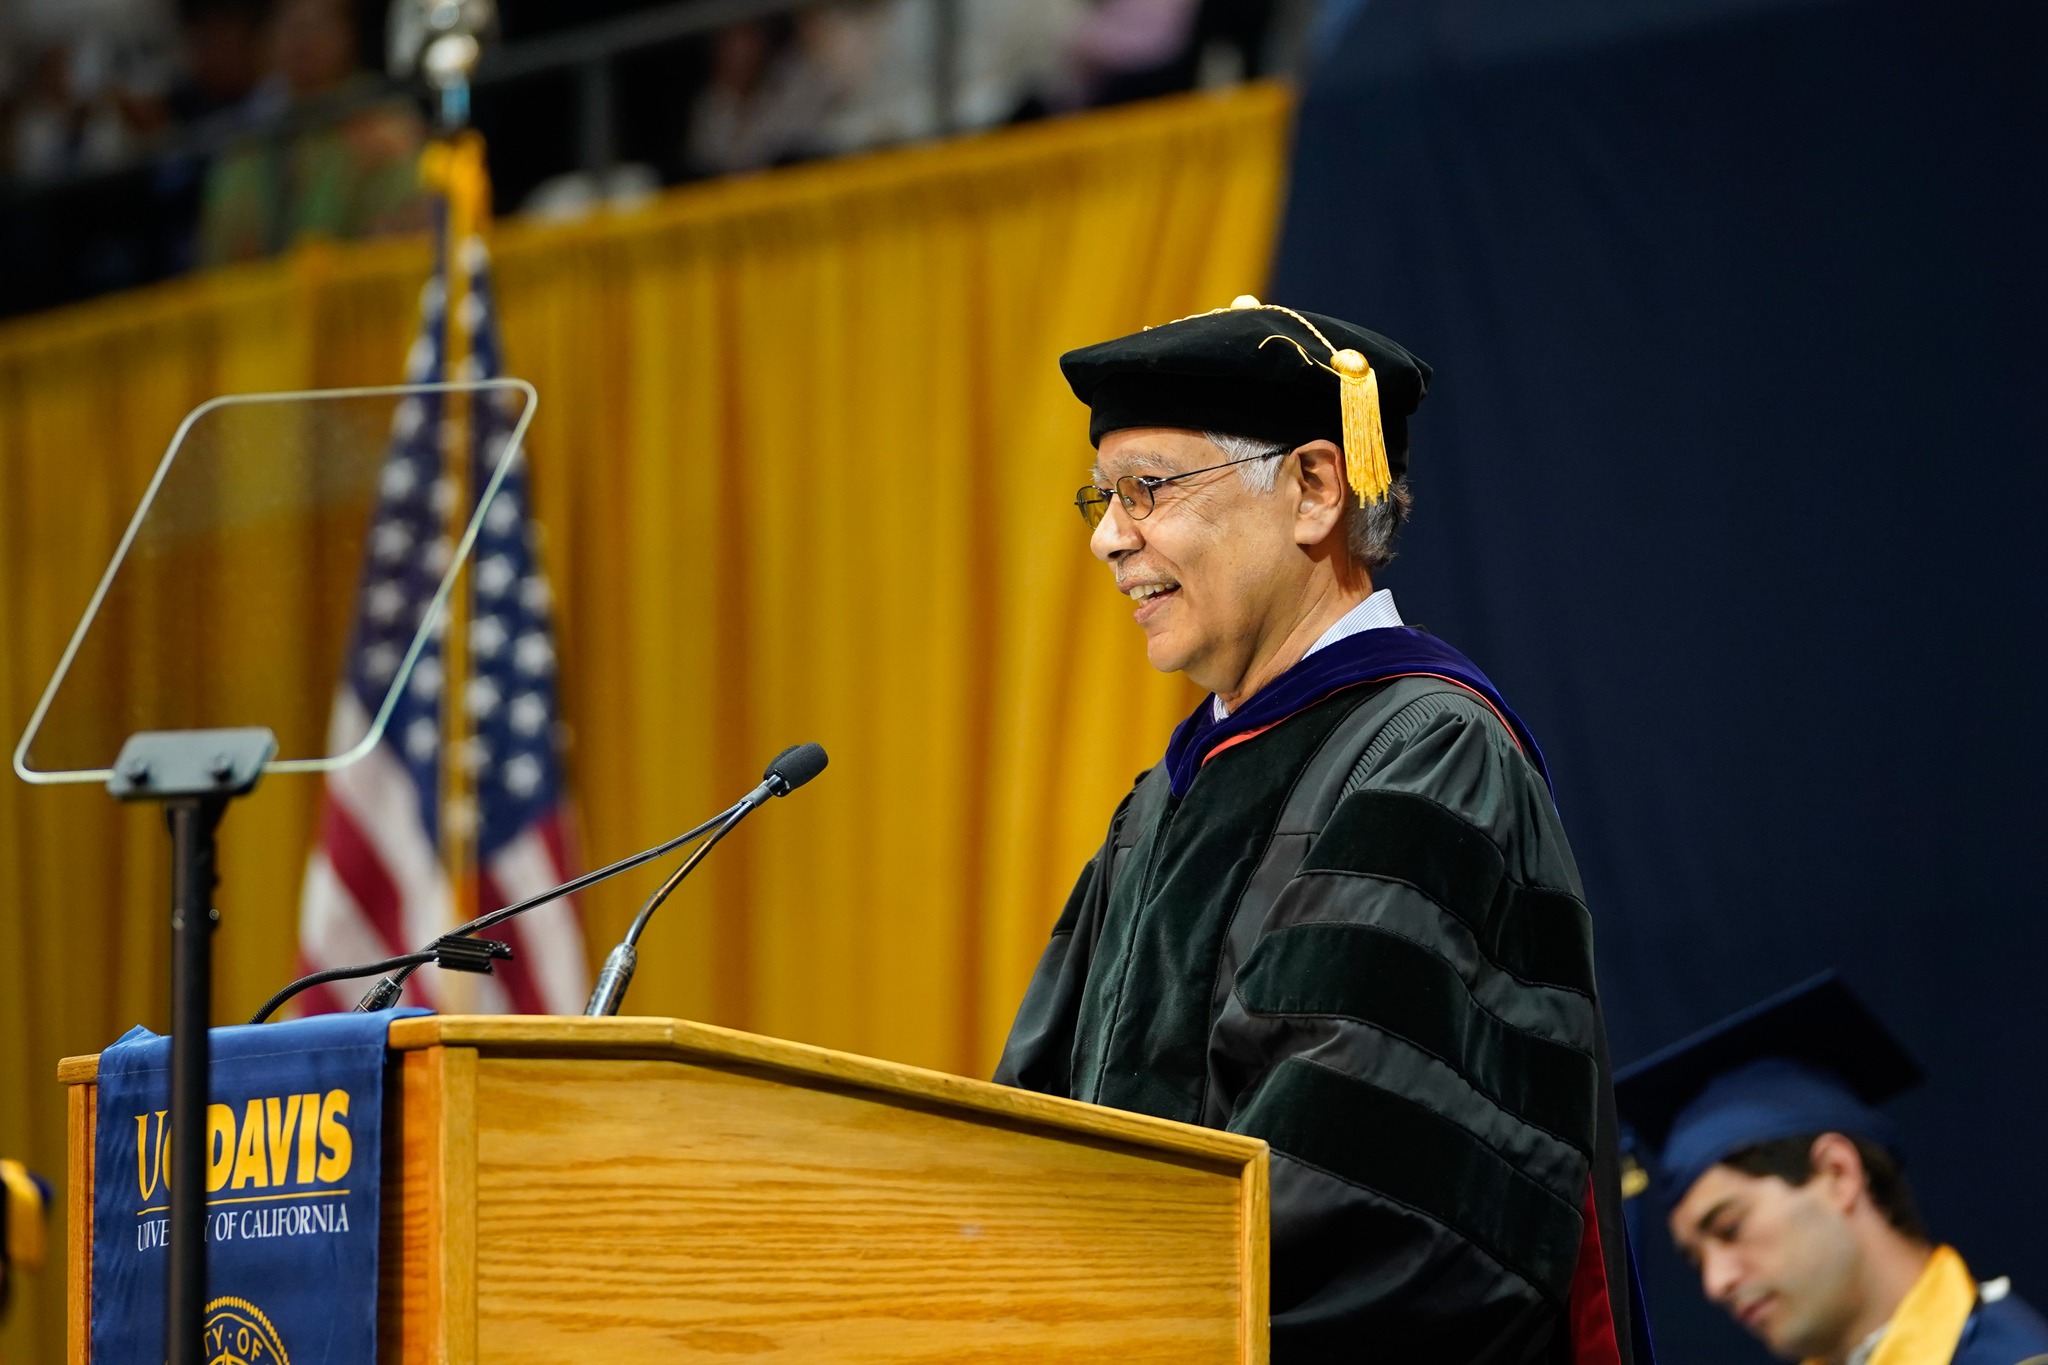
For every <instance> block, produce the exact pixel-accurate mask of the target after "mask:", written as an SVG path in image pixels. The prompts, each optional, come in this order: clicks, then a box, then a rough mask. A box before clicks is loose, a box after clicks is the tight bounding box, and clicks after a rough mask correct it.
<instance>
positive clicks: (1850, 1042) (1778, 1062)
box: [1616, 972, 2048, 1365]
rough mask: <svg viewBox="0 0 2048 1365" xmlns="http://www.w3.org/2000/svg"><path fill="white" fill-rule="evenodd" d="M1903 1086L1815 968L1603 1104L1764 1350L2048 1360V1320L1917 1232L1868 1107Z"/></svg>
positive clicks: (1851, 1362)
mask: <svg viewBox="0 0 2048 1365" xmlns="http://www.w3.org/2000/svg"><path fill="white" fill-rule="evenodd" d="M1919 1080H1920V1069H1919V1067H1918V1066H1917V1065H1915V1064H1914V1062H1913V1059H1912V1057H1911V1056H1910V1055H1908V1054H1907V1052H1906V1050H1905V1048H1904V1047H1903V1046H1901V1045H1900V1043H1899V1041H1898V1039H1896V1038H1894V1037H1893V1036H1892V1034H1891V1033H1890V1031H1889V1030H1887V1029H1886V1028H1885V1027H1884V1025H1883V1024H1882V1023H1880V1022H1879V1021H1878V1020H1877V1018H1876V1016H1875V1015H1873V1014H1872V1013H1871V1012H1870V1010H1869V1009H1868V1008H1867V1007H1865V1006H1864V1004H1863V1003H1862V1001H1860V1000H1858V999H1857V998H1856V996H1855V995H1854V994H1852V993H1851V992H1850V990H1849V988H1848V987H1847V986H1845V985H1844V984H1843V983H1842V981H1841V980H1840V978H1838V977H1837V976H1835V975H1834V974H1833V973H1832V972H1830V973H1826V974H1823V975H1821V976H1818V977H1815V978H1814V979H1812V980H1811V981H1808V982H1805V983H1804V984H1802V985H1799V986H1796V987H1794V988H1793V989H1791V990H1790V991H1787V992H1785V993H1784V994H1782V995H1779V996H1775V997H1773V998H1772V999H1770V1000H1766V1001H1765V1002H1763V1003H1762V1004H1761V1005H1757V1006H1753V1007H1752V1008H1750V1009H1747V1010H1744V1011H1742V1012H1741V1013H1739V1014H1736V1015H1734V1016H1732V1017H1731V1018H1728V1019H1725V1020H1723V1021H1722V1022H1721V1023H1718V1024H1715V1025H1714V1026H1712V1027H1711V1028H1708V1029H1706V1030H1704V1031H1703V1032H1700V1033H1697V1034H1695V1035H1693V1036H1692V1037H1690V1038H1687V1039H1686V1040H1684V1041H1683V1042H1680V1043H1676V1044H1674V1045H1672V1046H1671V1047H1669V1048H1666V1049H1665V1050H1664V1051H1662V1052H1660V1053H1658V1054H1657V1055H1655V1056H1653V1057H1650V1058H1648V1059H1646V1060H1644V1061H1642V1062H1639V1063H1637V1064H1636V1065H1635V1066H1632V1067H1629V1068H1627V1069H1626V1070H1625V1071H1623V1072H1622V1073H1621V1075H1620V1077H1619V1078H1618V1080H1617V1082H1616V1093H1617V1096H1618V1098H1619V1100H1620V1104H1621V1113H1622V1117H1623V1119H1624V1121H1626V1122H1627V1123H1628V1125H1629V1127H1630V1129H1631V1130H1632V1132H1633V1134H1634V1137H1635V1140H1636V1143H1637V1147H1638V1150H1639V1153H1640V1155H1641V1156H1642V1157H1643V1158H1644V1161H1645V1167H1646V1171H1647V1173H1648V1175H1649V1177H1650V1179H1649V1181H1648V1185H1649V1189H1650V1190H1651V1191H1652V1192H1653V1197H1654V1199H1655V1201H1656V1202H1657V1204H1658V1206H1659V1209H1660V1211H1661V1212H1664V1213H1666V1214H1667V1215H1668V1222H1669V1225H1670V1228H1671V1236H1672V1238H1673V1239H1674V1240H1675V1241H1676V1242H1677V1243H1678V1247H1679V1250H1680V1251H1682V1252H1683V1253H1684V1254H1685V1256H1686V1257H1687V1258H1688V1259H1689V1260H1690V1261H1692V1263H1693V1264H1694V1265H1695V1266H1697V1267H1698V1268H1699V1272H1700V1286H1701V1288H1702V1289H1704V1290H1705V1291H1706V1294H1707V1297H1708V1298H1710V1299H1712V1300H1713V1301H1714V1302H1715V1303H1718V1304H1720V1305H1721V1306H1722V1307H1723V1308H1725V1309H1727V1310H1728V1312H1729V1313H1731V1314H1732V1315H1734V1317H1735V1319H1736V1320H1737V1321H1738V1322H1740V1323H1741V1324H1742V1325H1743V1326H1744V1327H1745V1328H1747V1329H1748V1330H1749V1331H1750V1332H1751V1333H1752V1334H1753V1335H1755V1336H1756V1337H1757V1338H1758V1339H1759V1340H1761V1341H1762V1342H1763V1343H1764V1345H1766V1346H1768V1347H1769V1348H1770V1349H1771V1352H1772V1353H1773V1354H1774V1355H1777V1356H1779V1357H1780V1358H1782V1359H1785V1360H1810V1361H1812V1362H1815V1365H1823V1363H1824V1365H1950V1362H1954V1365H2021V1363H2022V1362H2025V1363H2026V1365H2048V1323H2044V1322H2043V1321H2042V1320H2041V1318H2040V1316H2039V1315H2038V1314H2036V1313H2035V1312H2034V1310H2033V1309H2032V1308H2029V1307H2028V1306H2027V1305H2026V1304H2025V1303H2024V1302H2022V1301H2021V1299H2020V1298H2019V1297H2018V1296H2017V1295H2015V1294H2013V1293H2012V1291H2011V1285H2010V1284H2009V1283H2008V1282H2006V1281H2003V1280H1997V1281H1993V1282H1991V1283H1989V1284H1984V1285H1980V1284H1978V1283H1977V1281H1976V1279H1975V1277H1973V1276H1972V1275H1971V1274H1970V1271H1969V1267H1968V1266H1966V1265H1965V1264H1964V1263H1963V1258H1962V1257H1961V1256H1960V1255H1959V1254H1957V1252H1956V1251H1955V1249H1954V1248H1952V1247H1947V1246H1940V1245H1937V1244H1936V1243H1935V1242H1934V1241H1933V1239H1932V1238H1931V1237H1929V1236H1928V1234H1927V1230H1926V1228H1925V1227H1924V1226H1923V1225H1922V1224H1921V1221H1920V1215H1919V1213H1918V1211H1917V1210H1916V1209H1915V1208H1914V1206H1913V1195H1912V1191H1911V1190H1909V1189H1908V1188H1907V1185H1906V1180H1905V1175H1904V1174H1903V1171H1902V1169H1901V1163H1900V1159H1899V1138H1898V1131H1897V1129H1896V1128H1895V1127H1894V1126H1893V1125H1892V1122H1891V1120H1890V1119H1888V1118H1887V1117H1886V1116H1885V1115H1884V1113H1883V1112H1882V1111H1881V1110H1879V1109H1878V1108H1877V1106H1878V1105H1879V1104H1881V1103H1883V1102H1884V1101H1885V1100H1888V1099H1890V1098H1892V1097H1893V1096H1895V1095H1897V1094H1899V1093H1900V1092H1902V1091H1904V1090H1907V1089H1909V1088H1911V1087H1912V1086H1913V1085H1915V1084H1917V1083H1918V1082H1919Z"/></svg>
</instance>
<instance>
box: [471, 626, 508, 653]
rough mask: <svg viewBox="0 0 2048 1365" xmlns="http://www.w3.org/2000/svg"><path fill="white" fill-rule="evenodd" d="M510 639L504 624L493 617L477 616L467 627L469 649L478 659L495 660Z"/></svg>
mask: <svg viewBox="0 0 2048 1365" xmlns="http://www.w3.org/2000/svg"><path fill="white" fill-rule="evenodd" d="M511 638H512V636H511V632H509V631H507V630H506V629H505V623H504V622H503V621H501V620H499V619H498V618H497V617H495V616H479V617H477V618H476V620H474V621H472V622H471V623H470V626H469V647H470V648H471V649H473V650H475V651H476V656H477V657H478V658H479V659H495V658H497V657H498V655H499V654H500V653H502V652H503V651H504V648H505V642H506V641H507V640H509V639H511Z"/></svg>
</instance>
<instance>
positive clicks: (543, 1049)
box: [57, 1014, 1266, 1171]
mask: <svg viewBox="0 0 2048 1365" xmlns="http://www.w3.org/2000/svg"><path fill="white" fill-rule="evenodd" d="M390 1046H391V1049H392V1050H393V1051H395V1052H411V1051H416V1050H419V1049H422V1048H431V1047H461V1048H474V1049H475V1050H476V1051H477V1052H478V1053H479V1054H482V1055H486V1056H491V1055H497V1056H515V1057H546V1056H556V1057H589V1058H593V1059H595V1058H634V1059H639V1060H650V1061H659V1060H669V1061H675V1062H682V1063H690V1064H695V1065H700V1066H711V1067H716V1068H719V1069H721V1070H727V1071H735V1070H737V1071H746V1072H751V1073H754V1074H757V1075H764V1076H772V1077H774V1078H776V1079H779V1080H782V1081H785V1082H788V1083H791V1084H800V1085H808V1086H813V1087H819V1088H826V1089H836V1090H851V1091H865V1092H868V1093H871V1094H885V1095H890V1096H894V1097H896V1099H897V1100H898V1101H899V1102H901V1101H909V1102H911V1103H912V1104H915V1105H917V1106H919V1107H930V1108H934V1109H939V1110H950V1111H953V1112H966V1113H974V1114H978V1115H983V1116H986V1117H988V1118H993V1119H997V1120H999V1121H1007V1122H1009V1123H1013V1124H1016V1125H1018V1126H1021V1127H1026V1128H1035V1129H1041V1130H1056V1131H1061V1132H1066V1133H1071V1134H1077V1135H1082V1136H1087V1137H1094V1138H1098V1139H1104V1140H1108V1141H1112V1142H1117V1143H1124V1144H1129V1145H1131V1146H1135V1147H1140V1148H1145V1149H1149V1150H1151V1151H1153V1152H1156V1153H1159V1154H1161V1155H1169V1156H1173V1157H1177V1158H1179V1159H1180V1160H1183V1161H1188V1162H1192V1163H1193V1164H1196V1165H1200V1166H1205V1167H1212V1168H1215V1169H1219V1170H1226V1171H1235V1170H1240V1169H1242V1168H1243V1167H1244V1166H1245V1165H1246V1163H1248V1162H1251V1161H1254V1160H1256V1159H1257V1158H1258V1157H1259V1155H1260V1154H1261V1153H1262V1152H1264V1151H1265V1147H1266V1144H1265V1143H1264V1142H1262V1141H1260V1140H1259V1139H1257V1138H1251V1137H1244V1136H1241V1135H1239V1134H1236V1133H1224V1132H1218V1131H1216V1130H1215V1129H1211V1128H1197V1127H1194V1126H1192V1125H1189V1124H1184V1123H1175V1122H1173V1121H1171V1120H1168V1119H1158V1118H1152V1117H1150V1116H1148V1115H1145V1114H1132V1113H1127V1112H1125V1111H1124V1110H1121V1109H1106V1108H1103V1107H1102V1106H1100V1105H1093V1104H1083V1103H1081V1102H1079V1101H1077V1100H1066V1099H1058V1098H1055V1097H1053V1096H1050V1095H1040V1094H1036V1093H1033V1092H1032V1091H1028V1090H1017V1089H1013V1088H1011V1087H1010V1086H1006V1085H996V1084H994V1083H992V1082H989V1081H977V1080H970V1079H968V1078H967V1077H964V1076H954V1075H949V1074H947V1073H946V1072H942V1071H927V1070H925V1069H924V1068H922V1067H914V1066H904V1065H902V1064H900V1063H897V1062H884V1061H878V1060H876V1059H875V1058H872V1057H860V1056H856V1055H854V1054H853V1053H850V1052H835V1051H833V1050H832V1049H830V1048H822V1047H813V1046H811V1045H809V1044H807V1043H792V1042H788V1041H785V1040H783V1039H780V1038H767V1037H763V1036H761V1035H759V1034H753V1033H742V1032H740V1031H739V1030H737V1029H728V1028H719V1027H717V1026H715V1025H712V1024H696V1023H691V1022H689V1021H688V1020H683V1019H660V1018H651V1017H648V1018H621V1019H586V1018H582V1017H576V1016H555V1015H503V1014H448V1015H423V1016H420V1017H417V1018H411V1019H397V1020H393V1021H392V1024H391V1034H390ZM98 1075H99V1058H98V1057H97V1056H86V1057H66V1058H65V1059H64V1060H63V1061H61V1062H59V1063H58V1065H57V1079H58V1080H59V1081H60V1082H62V1083H64V1084H66V1085H89V1084H91V1083H93V1082H94V1081H95V1080H96V1079H97V1078H98Z"/></svg>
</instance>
